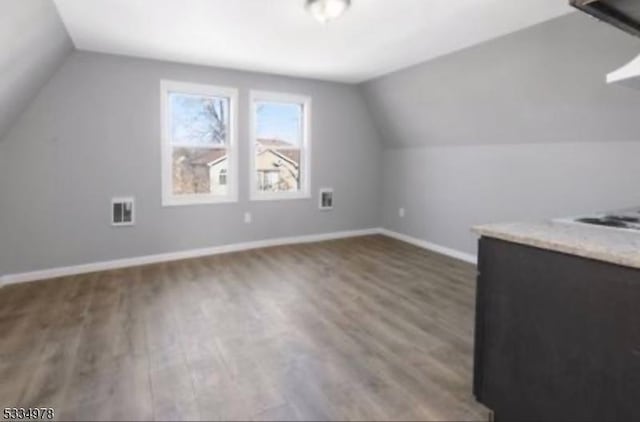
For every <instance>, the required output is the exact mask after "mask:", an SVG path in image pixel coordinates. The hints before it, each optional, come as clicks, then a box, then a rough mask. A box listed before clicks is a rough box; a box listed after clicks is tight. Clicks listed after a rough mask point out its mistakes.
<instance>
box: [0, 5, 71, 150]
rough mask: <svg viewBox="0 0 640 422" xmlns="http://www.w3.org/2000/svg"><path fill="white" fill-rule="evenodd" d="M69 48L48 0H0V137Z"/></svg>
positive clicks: (63, 30)
mask: <svg viewBox="0 0 640 422" xmlns="http://www.w3.org/2000/svg"><path fill="white" fill-rule="evenodd" d="M72 49H73V44H72V42H71V39H70V38H69V36H68V35H67V30H66V29H65V27H64V25H63V24H62V21H61V20H60V17H59V16H58V11H57V10H56V8H55V6H54V5H53V2H52V1H51V0H3V1H2V2H0V51H1V52H2V54H0V73H1V74H2V78H0V138H2V135H3V134H4V133H5V132H6V131H7V130H8V128H9V126H10V125H11V124H12V123H13V121H14V120H15V119H16V118H17V117H18V116H19V115H20V113H21V112H22V111H23V110H24V109H25V108H26V107H27V105H28V104H29V102H30V101H31V100H32V99H33V98H34V97H35V95H36V94H37V92H38V90H40V88H41V87H42V86H43V85H44V84H45V83H46V82H47V80H48V79H49V78H50V77H51V76H52V75H53V74H54V73H55V71H56V69H57V68H58V67H59V66H60V65H61V64H62V62H63V61H64V59H65V58H66V57H67V56H68V54H69V53H70V52H71V50H72Z"/></svg>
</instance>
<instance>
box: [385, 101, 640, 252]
mask: <svg viewBox="0 0 640 422" xmlns="http://www.w3.org/2000/svg"><path fill="white" fill-rule="evenodd" d="M639 94H640V92H639ZM383 162H384V167H383V168H384V190H383V197H384V205H383V226H384V227H385V228H388V229H390V230H394V231H397V232H400V233H404V234H408V235H410V236H414V237H417V238H419V239H423V240H427V241H430V242H433V243H436V244H439V245H443V246H446V247H449V248H453V249H456V250H459V251H463V252H467V253H471V254H475V253H476V237H475V236H474V235H473V234H472V233H471V232H470V231H469V228H470V227H471V226H473V225H476V224H482V223H491V222H505V221H520V220H522V221H529V220H538V219H543V218H553V217H563V216H572V215H579V214H583V213H588V212H592V211H602V210H607V209H616V208H626V207H632V206H638V205H640V189H639V188H638V181H639V180H640V164H639V163H640V142H607V143H604V142H601V143H596V142H591V143H577V142H572V143H549V144H533V143H532V144H526V145H481V146H459V147H413V148H396V149H388V150H386V151H385V152H384V153H383ZM399 207H405V208H406V216H405V217H404V218H400V217H399V215H398V208H399Z"/></svg>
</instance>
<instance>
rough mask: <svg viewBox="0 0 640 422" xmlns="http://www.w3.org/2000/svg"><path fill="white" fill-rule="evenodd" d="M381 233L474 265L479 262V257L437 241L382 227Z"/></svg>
mask: <svg viewBox="0 0 640 422" xmlns="http://www.w3.org/2000/svg"><path fill="white" fill-rule="evenodd" d="M379 233H380V234H383V235H385V236H389V237H392V238H394V239H398V240H401V241H403V242H407V243H410V244H412V245H415V246H418V247H420V248H423V249H428V250H430V251H433V252H437V253H439V254H442V255H447V256H450V257H452V258H456V259H459V260H461V261H465V262H468V263H470V264H474V265H477V264H478V258H477V257H476V256H475V255H471V254H468V253H465V252H461V251H457V250H455V249H451V248H447V247H446V246H440V245H436V244H435V243H431V242H427V241H426V240H422V239H418V238H416V237H412V236H409V235H406V234H402V233H398V232H394V231H391V230H387V229H380V230H379Z"/></svg>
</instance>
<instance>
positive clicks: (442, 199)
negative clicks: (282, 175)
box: [362, 14, 640, 253]
mask: <svg viewBox="0 0 640 422" xmlns="http://www.w3.org/2000/svg"><path fill="white" fill-rule="evenodd" d="M639 52H640V41H639V40H638V39H635V38H633V37H631V36H628V35H626V34H624V33H622V32H619V31H617V30H615V29H613V28H610V27H608V26H606V25H604V24H600V23H597V22H595V21H593V20H591V19H589V18H587V17H584V16H582V15H580V14H571V15H567V16H564V17H560V18H557V19H554V20H552V21H549V22H546V23H543V24H541V25H537V26H535V27H532V28H529V29H526V30H523V31H520V32H518V33H515V34H512V35H509V36H506V37H503V38H499V39H496V40H494V41H490V42H488V43H485V44H482V45H479V46H476V47H473V48H470V49H467V50H464V51H461V52H458V53H455V54H452V55H449V56H446V57H442V58H439V59H436V60H434V61H430V62H427V63H424V64H422V65H419V66H417V67H413V68H410V69H406V70H404V71H400V72H397V73H394V74H391V75H388V76H385V77H383V78H380V79H377V80H374V81H370V82H368V83H366V84H365V85H363V87H362V88H363V91H364V94H365V97H366V99H367V102H368V105H369V106H370V108H371V110H372V113H373V115H374V116H375V118H376V121H377V123H378V124H379V128H380V133H381V135H382V137H383V143H384V144H385V145H386V148H387V151H385V153H384V156H383V169H384V171H383V173H384V193H383V202H384V205H383V221H384V225H385V227H387V228H389V229H392V230H396V231H399V232H402V233H405V234H408V235H411V236H415V237H418V238H421V239H424V240H428V241H431V242H434V243H438V244H440V245H443V246H446V247H450V248H454V249H457V250H461V251H464V252H469V253H475V236H474V235H472V234H471V233H470V232H469V228H470V226H471V225H474V224H478V223H487V222H498V221H508V220H520V219H539V218H545V217H552V216H563V215H572V214H580V213H583V212H589V211H593V210H598V209H609V208H616V207H623V206H631V205H634V204H635V205H640V190H639V189H638V188H637V186H636V185H635V182H632V181H634V180H635V181H637V180H640V165H639V164H638V163H639V162H640V143H634V142H637V141H640V118H639V116H640V91H633V90H630V89H628V88H622V87H617V86H607V85H606V84H605V83H604V78H605V74H606V73H607V72H609V71H611V70H614V69H616V68H617V67H619V66H621V65H623V64H625V63H626V62H628V60H629V59H630V58H632V57H635V56H636V55H637V54H638V53H639ZM399 207H406V208H407V216H406V217H405V218H404V219H400V218H399V217H398V208H399Z"/></svg>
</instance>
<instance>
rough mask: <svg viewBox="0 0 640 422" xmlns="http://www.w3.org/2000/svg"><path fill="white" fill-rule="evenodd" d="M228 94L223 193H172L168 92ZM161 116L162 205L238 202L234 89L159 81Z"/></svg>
mask: <svg viewBox="0 0 640 422" xmlns="http://www.w3.org/2000/svg"><path fill="white" fill-rule="evenodd" d="M171 92H176V93H180V94H187V95H196V96H198V95H201V96H212V97H225V98H229V128H228V133H229V134H228V143H227V145H226V149H227V157H228V158H227V160H228V167H227V169H228V170H227V189H228V190H227V195H225V196H220V195H213V194H191V195H175V194H174V193H173V166H172V160H173V147H174V145H172V144H171V105H170V103H169V93H171ZM160 96H161V101H160V102H161V119H162V166H161V167H162V206H165V207H168V206H180V205H202V204H221V203H232V202H238V174H239V166H238V90H237V89H236V88H229V87H220V86H214V85H203V84H194V83H188V82H178V81H170V80H162V81H160Z"/></svg>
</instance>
